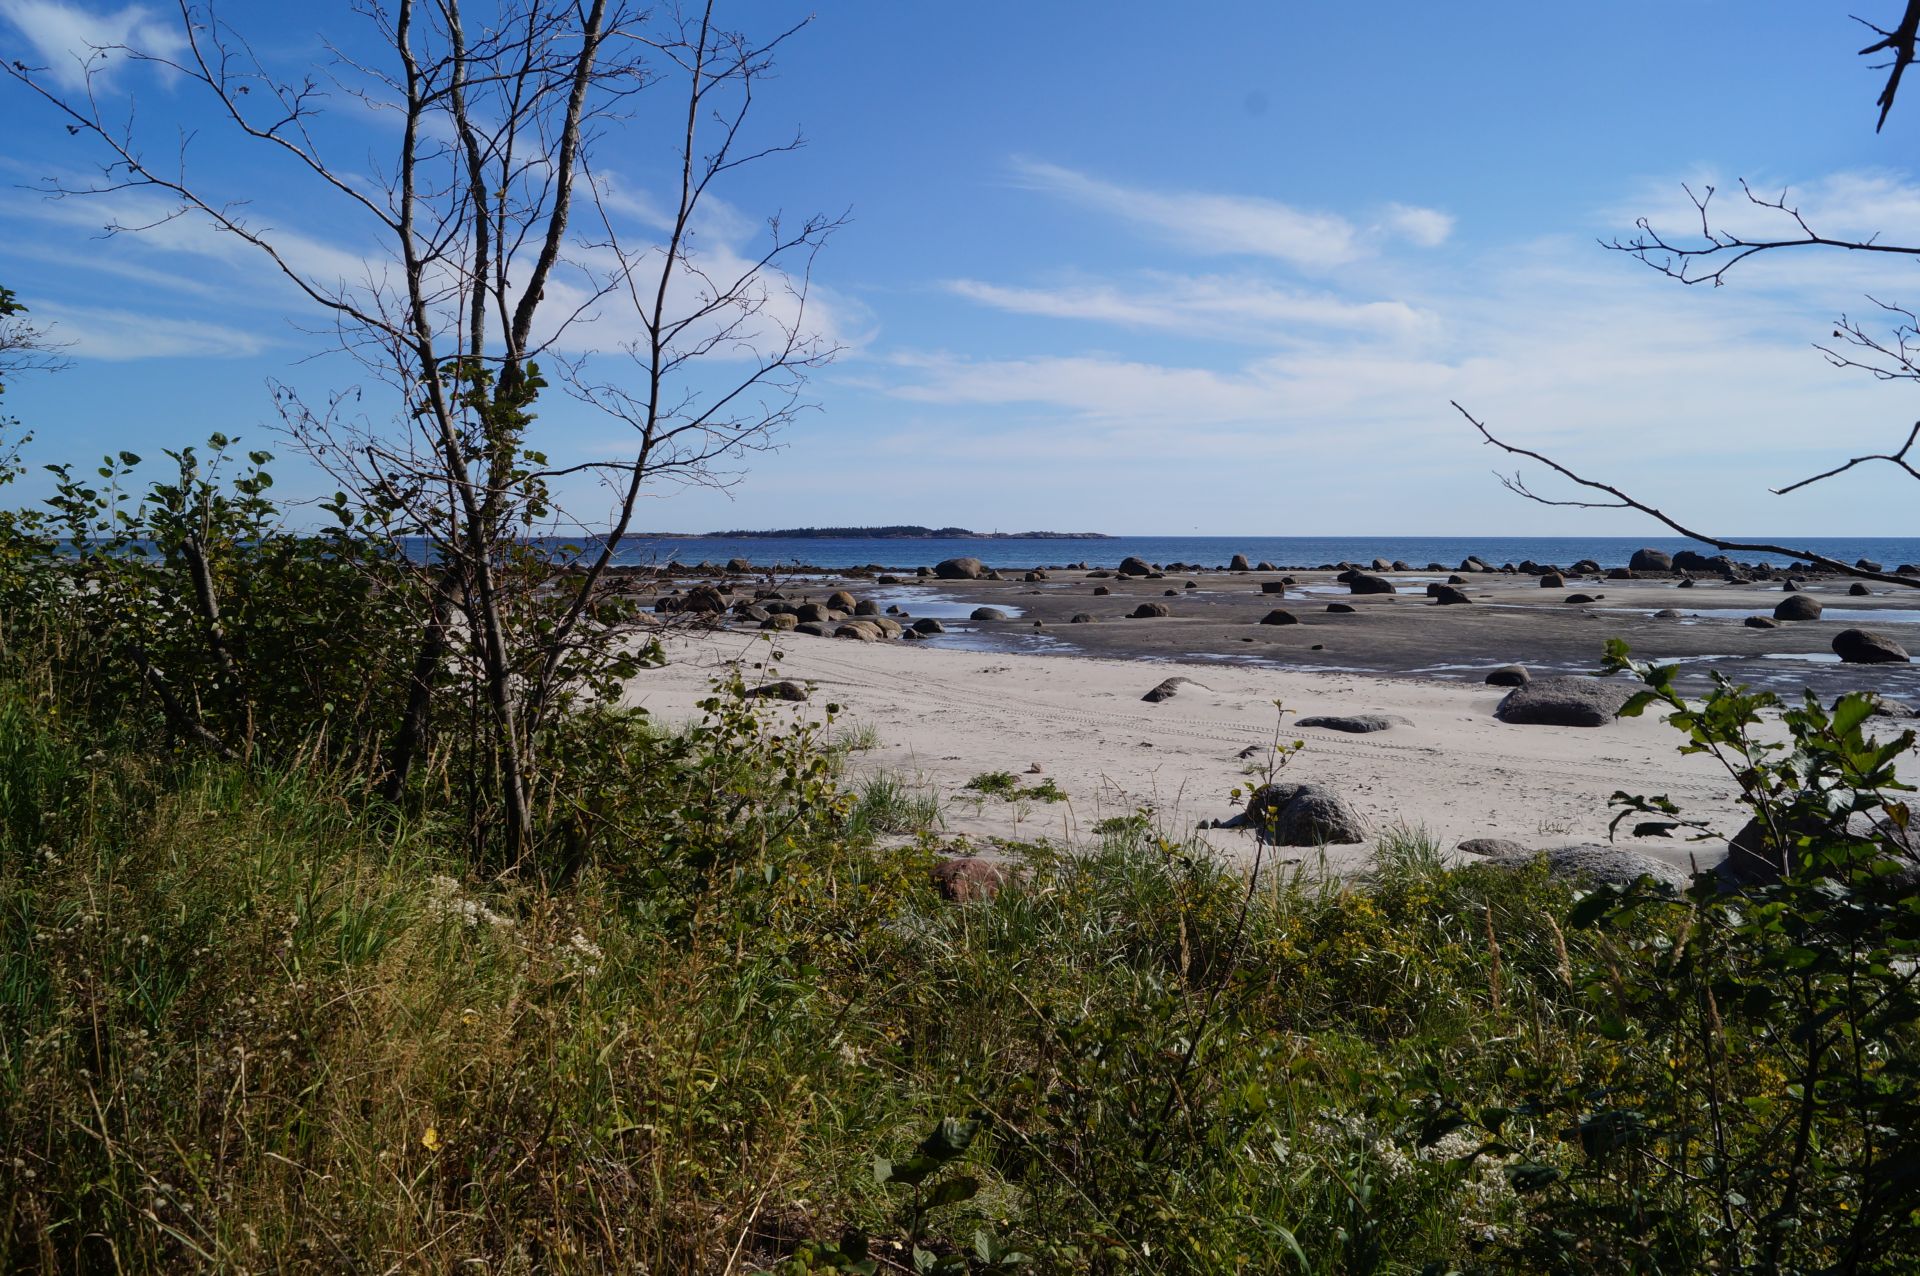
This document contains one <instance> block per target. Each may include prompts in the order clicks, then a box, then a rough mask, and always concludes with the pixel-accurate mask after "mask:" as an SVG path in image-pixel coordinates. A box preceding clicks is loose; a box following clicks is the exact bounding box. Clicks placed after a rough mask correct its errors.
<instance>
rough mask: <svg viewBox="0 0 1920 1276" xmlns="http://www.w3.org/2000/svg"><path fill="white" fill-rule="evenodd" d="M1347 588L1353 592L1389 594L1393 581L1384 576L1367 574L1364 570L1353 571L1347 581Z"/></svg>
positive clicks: (1391, 590)
mask: <svg viewBox="0 0 1920 1276" xmlns="http://www.w3.org/2000/svg"><path fill="white" fill-rule="evenodd" d="M1347 590H1348V592H1350V593H1355V594H1391V593H1392V592H1393V582H1392V581H1390V580H1388V579H1387V578H1386V577H1384V576H1369V575H1367V574H1366V573H1365V572H1355V573H1354V574H1353V575H1352V577H1351V578H1349V579H1348V581H1347Z"/></svg>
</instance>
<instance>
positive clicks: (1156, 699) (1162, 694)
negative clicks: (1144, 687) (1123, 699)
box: [1140, 678, 1206, 704]
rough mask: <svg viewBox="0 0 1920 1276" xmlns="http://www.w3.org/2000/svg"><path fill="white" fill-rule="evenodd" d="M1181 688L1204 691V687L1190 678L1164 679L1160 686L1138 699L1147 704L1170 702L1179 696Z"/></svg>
mask: <svg viewBox="0 0 1920 1276" xmlns="http://www.w3.org/2000/svg"><path fill="white" fill-rule="evenodd" d="M1182 687H1200V689H1201V690H1202V691H1205V690H1206V688H1205V687H1204V686H1201V684H1200V683H1197V682H1195V681H1194V680H1193V679H1191V678H1165V679H1162V680H1161V682H1160V684H1159V685H1158V686H1156V687H1155V688H1154V689H1153V690H1152V691H1149V692H1147V694H1146V695H1144V696H1141V697H1140V698H1141V699H1142V700H1145V701H1146V702H1147V703H1148V704H1159V703H1160V702H1161V701H1162V700H1171V699H1173V698H1174V697H1175V696H1177V695H1179V694H1180V688H1182Z"/></svg>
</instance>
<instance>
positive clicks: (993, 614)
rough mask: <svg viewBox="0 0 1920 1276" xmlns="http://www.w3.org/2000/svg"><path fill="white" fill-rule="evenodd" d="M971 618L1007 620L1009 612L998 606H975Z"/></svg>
mask: <svg viewBox="0 0 1920 1276" xmlns="http://www.w3.org/2000/svg"><path fill="white" fill-rule="evenodd" d="M968 619H969V620H1005V619H1007V613H1006V612H1004V611H1001V610H1000V609H999V608H998V607H975V608H974V609H973V614H972V615H971V616H969V617H968Z"/></svg>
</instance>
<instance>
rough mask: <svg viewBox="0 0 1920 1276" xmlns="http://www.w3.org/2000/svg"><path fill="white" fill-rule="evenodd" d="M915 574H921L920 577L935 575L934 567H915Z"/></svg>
mask: <svg viewBox="0 0 1920 1276" xmlns="http://www.w3.org/2000/svg"><path fill="white" fill-rule="evenodd" d="M913 574H914V575H915V576H920V577H926V576H931V575H933V568H931V567H916V568H914V569H913Z"/></svg>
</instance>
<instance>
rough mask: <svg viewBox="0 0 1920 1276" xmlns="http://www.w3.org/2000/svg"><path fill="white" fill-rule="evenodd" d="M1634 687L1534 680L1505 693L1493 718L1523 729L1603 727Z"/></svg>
mask: <svg viewBox="0 0 1920 1276" xmlns="http://www.w3.org/2000/svg"><path fill="white" fill-rule="evenodd" d="M1635 686H1636V684H1633V683H1629V682H1621V681H1616V680H1613V679H1603V678H1588V677H1584V676H1581V675H1578V674H1573V675H1568V676H1564V677H1556V678H1536V679H1534V680H1532V681H1530V682H1528V683H1526V684H1525V685H1523V686H1519V687H1515V688H1514V689H1513V690H1512V691H1509V692H1508V693H1507V694H1506V696H1505V698H1503V699H1502V700H1501V701H1500V704H1499V707H1497V708H1496V709H1494V711H1493V716H1494V717H1496V718H1498V719H1500V721H1502V722H1511V723H1516V724H1522V725H1527V726H1550V727H1603V726H1605V725H1606V724H1607V723H1609V722H1612V721H1613V719H1614V716H1615V715H1616V714H1618V713H1619V712H1620V706H1621V705H1623V704H1625V703H1626V702H1627V700H1628V698H1629V697H1630V696H1632V695H1633V693H1634V690H1635Z"/></svg>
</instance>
